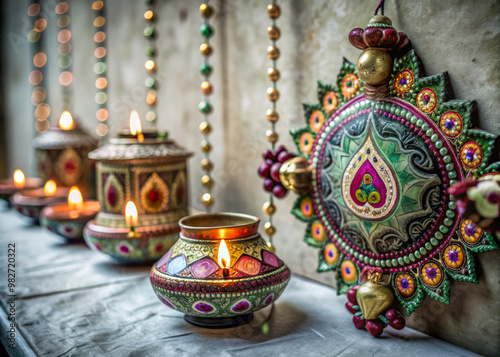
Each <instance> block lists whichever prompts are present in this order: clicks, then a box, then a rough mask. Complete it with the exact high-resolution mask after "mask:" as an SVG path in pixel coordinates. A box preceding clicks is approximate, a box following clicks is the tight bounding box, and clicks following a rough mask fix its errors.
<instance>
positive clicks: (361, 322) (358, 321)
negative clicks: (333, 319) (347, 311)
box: [352, 315, 365, 329]
mask: <svg viewBox="0 0 500 357" xmlns="http://www.w3.org/2000/svg"><path fill="white" fill-rule="evenodd" d="M352 323H353V324H354V326H355V327H356V328H359V329H362V328H364V327H365V319H363V318H361V317H359V316H356V315H354V316H353V317H352Z"/></svg>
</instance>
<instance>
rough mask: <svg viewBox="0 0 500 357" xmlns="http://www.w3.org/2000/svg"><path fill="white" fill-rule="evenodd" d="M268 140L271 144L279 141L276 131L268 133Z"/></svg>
mask: <svg viewBox="0 0 500 357" xmlns="http://www.w3.org/2000/svg"><path fill="white" fill-rule="evenodd" d="M266 138H267V141H269V142H270V143H275V142H277V141H278V133H277V132H275V131H274V130H271V129H269V130H268V131H266Z"/></svg>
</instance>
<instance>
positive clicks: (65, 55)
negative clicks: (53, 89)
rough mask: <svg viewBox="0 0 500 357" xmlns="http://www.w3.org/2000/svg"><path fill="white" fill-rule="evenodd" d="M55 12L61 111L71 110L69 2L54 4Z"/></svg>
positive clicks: (71, 78)
mask: <svg viewBox="0 0 500 357" xmlns="http://www.w3.org/2000/svg"><path fill="white" fill-rule="evenodd" d="M55 12H56V14H57V15H59V16H58V18H57V26H58V27H59V32H58V34H57V41H58V42H59V46H58V50H57V52H58V53H59V59H58V61H57V64H58V65H59V68H60V70H61V73H60V74H59V84H60V85H61V87H62V111H66V110H67V111H71V109H72V108H71V106H72V102H71V101H72V83H73V73H72V72H71V65H72V62H73V60H72V58H71V30H70V26H69V25H70V23H71V17H70V15H69V4H68V3H67V2H65V1H59V3H58V4H57V5H56V8H55Z"/></svg>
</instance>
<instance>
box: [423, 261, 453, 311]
mask: <svg viewBox="0 0 500 357" xmlns="http://www.w3.org/2000/svg"><path fill="white" fill-rule="evenodd" d="M419 279H421V278H420V277H419ZM422 288H423V289H424V291H425V292H426V293H427V295H429V296H430V297H431V298H433V299H435V300H438V301H441V302H444V303H445V304H449V303H450V282H449V281H448V278H447V277H446V274H444V269H443V281H442V283H441V284H439V286H438V287H437V288H434V289H431V288H430V287H428V286H427V285H425V284H424V283H422Z"/></svg>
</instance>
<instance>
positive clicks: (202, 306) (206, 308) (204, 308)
mask: <svg viewBox="0 0 500 357" xmlns="http://www.w3.org/2000/svg"><path fill="white" fill-rule="evenodd" d="M194 308H195V310H197V311H199V312H203V313H204V314H209V313H211V312H212V311H214V307H213V306H212V305H210V304H207V303H206V302H202V301H201V302H199V303H197V304H195V305H194Z"/></svg>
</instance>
